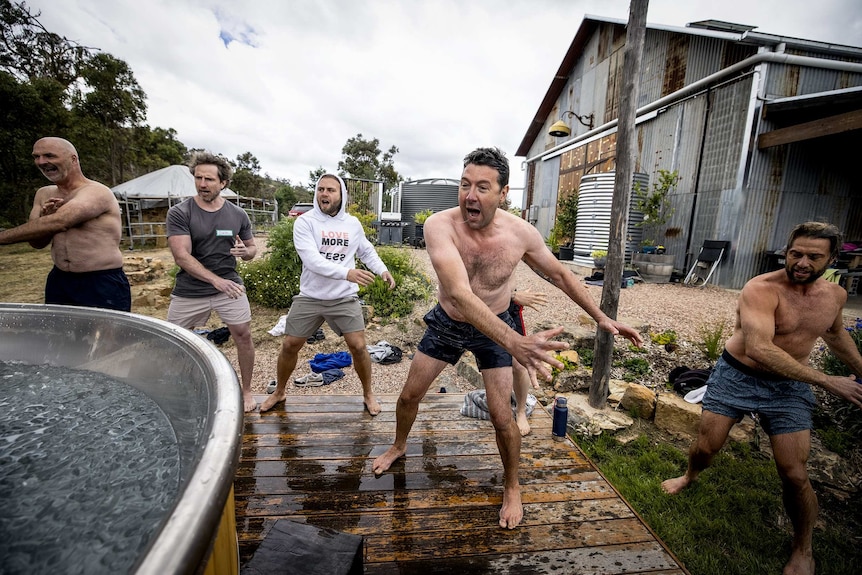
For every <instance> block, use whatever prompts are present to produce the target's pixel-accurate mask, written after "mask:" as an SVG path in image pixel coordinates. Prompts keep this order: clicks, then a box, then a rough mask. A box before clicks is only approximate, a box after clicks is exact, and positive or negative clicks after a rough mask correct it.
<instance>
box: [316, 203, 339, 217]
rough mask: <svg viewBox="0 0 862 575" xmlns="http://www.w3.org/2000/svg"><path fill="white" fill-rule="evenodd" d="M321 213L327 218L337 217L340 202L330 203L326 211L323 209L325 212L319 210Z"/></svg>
mask: <svg viewBox="0 0 862 575" xmlns="http://www.w3.org/2000/svg"><path fill="white" fill-rule="evenodd" d="M321 211H322V212H323V213H324V214H326V215H327V216H337V215H338V212H340V211H341V202H338V203H335V204H332V203H331V204H329V208H328V209H325V210H324V209H323V208H321Z"/></svg>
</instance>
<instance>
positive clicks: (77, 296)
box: [45, 266, 132, 311]
mask: <svg viewBox="0 0 862 575" xmlns="http://www.w3.org/2000/svg"><path fill="white" fill-rule="evenodd" d="M45 303H50V304H57V305H75V306H81V307H99V308H102V309H115V310H119V311H132V288H131V287H129V279H128V278H127V277H126V274H125V273H124V272H123V268H115V269H112V270H97V271H94V272H82V273H75V272H65V271H63V270H61V269H60V268H58V267H57V266H54V269H52V270H51V271H50V272H49V273H48V279H47V280H46V281H45Z"/></svg>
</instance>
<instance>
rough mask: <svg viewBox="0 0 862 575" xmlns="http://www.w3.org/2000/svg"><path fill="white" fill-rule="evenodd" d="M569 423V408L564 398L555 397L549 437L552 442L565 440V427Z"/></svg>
mask: <svg viewBox="0 0 862 575" xmlns="http://www.w3.org/2000/svg"><path fill="white" fill-rule="evenodd" d="M568 422H569V407H568V405H566V398H565V397H562V396H557V397H556V399H554V423H553V426H552V427H551V435H553V437H554V441H565V440H566V427H567V424H568Z"/></svg>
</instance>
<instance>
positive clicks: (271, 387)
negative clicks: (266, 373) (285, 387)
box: [266, 379, 277, 393]
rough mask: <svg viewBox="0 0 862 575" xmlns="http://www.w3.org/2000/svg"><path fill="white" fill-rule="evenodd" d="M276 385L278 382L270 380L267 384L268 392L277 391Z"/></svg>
mask: <svg viewBox="0 0 862 575" xmlns="http://www.w3.org/2000/svg"><path fill="white" fill-rule="evenodd" d="M276 385H277V384H276V382H275V380H274V379H273V380H272V381H270V382H269V384H268V385H267V386H266V392H267V393H275V388H276Z"/></svg>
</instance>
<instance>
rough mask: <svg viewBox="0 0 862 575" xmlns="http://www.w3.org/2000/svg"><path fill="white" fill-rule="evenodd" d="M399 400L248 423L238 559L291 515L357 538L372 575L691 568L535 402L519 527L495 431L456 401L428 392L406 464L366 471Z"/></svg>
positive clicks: (316, 404)
mask: <svg viewBox="0 0 862 575" xmlns="http://www.w3.org/2000/svg"><path fill="white" fill-rule="evenodd" d="M262 399H263V398H262V397H261V398H258V400H259V401H260V400H262ZM396 399H397V396H383V397H380V398H379V400H380V403H381V406H382V408H383V413H381V414H380V415H378V416H377V417H372V416H370V415H369V414H368V412H367V411H365V410H364V407H363V405H362V399H361V397H358V396H349V395H324V394H320V395H303V396H289V397H288V399H287V401H286V402H285V403H283V404H280V405H279V406H278V407H277V408H276V409H275V410H274V411H272V412H268V413H265V414H250V415H247V416H246V419H245V428H244V433H243V447H242V456H241V457H242V459H241V462H240V465H239V468H238V470H237V473H236V480H235V483H234V489H235V497H236V514H237V531H238V536H239V544H240V558H241V562H242V564H245V563H246V562H247V561H248V560H249V559H250V558H251V557H252V555H253V554H254V553H255V551H256V550H257V548H258V546H259V545H260V543H261V541H263V539H264V538H265V537H266V534H267V533H268V532H269V530H270V529H271V528H272V526H273V525H274V524H275V522H276V521H278V520H280V519H289V520H293V521H298V522H306V523H309V524H313V525H315V526H317V527H321V528H323V527H325V528H330V529H334V530H337V531H343V532H347V533H352V534H355V535H361V536H363V538H364V547H365V550H364V554H365V572H366V573H373V574H386V573H399V574H411V573H416V574H419V573H422V574H426V573H458V574H459V575H460V574H465V575H472V574H476V575H480V574H481V575H485V574H491V573H510V574H514V573H538V574H542V573H570V572H571V573H574V572H577V573H665V574H667V575H670V574H684V573H686V572H685V569H684V567H683V566H681V565H680V564H679V563H678V562H677V561H676V559H675V558H674V557H673V556H672V555H671V554H670V553H669V552H668V551H667V550H666V549H665V548H664V546H663V545H662V543H661V542H660V541H658V540H657V539H656V538H655V536H654V535H653V533H652V532H651V531H650V530H649V528H648V527H646V526H645V525H644V524H643V523H642V522H641V520H640V518H639V517H638V516H637V515H636V514H635V513H634V512H633V511H632V510H631V508H630V507H629V506H628V505H627V504H626V503H625V502H624V501H623V500H622V499H620V497H619V495H618V494H617V492H616V491H615V490H614V489H613V487H612V486H611V485H609V484H608V483H607V481H606V480H605V479H604V478H603V477H602V476H601V474H600V473H598V471H597V470H596V469H595V468H594V467H593V466H592V464H590V462H589V461H588V460H587V459H586V458H585V457H584V456H583V454H582V453H581V452H580V450H578V449H577V447H576V446H575V445H574V444H573V443H571V442H569V441H566V442H555V441H553V440H552V439H551V434H550V428H551V418H550V416H549V415H548V413H547V412H546V411H545V410H544V409H542V408H541V406H539V407H538V408H537V409H536V410H535V411H534V414H533V417H532V418H531V426H532V428H533V433H532V434H531V435H529V436H527V437H526V438H524V440H523V442H522V446H521V467H520V474H519V479H520V482H521V486H522V489H521V491H522V499H523V504H524V520H523V522H522V524H521V525H520V526H519V527H518V529H514V530H505V529H501V528H499V526H498V525H497V521H498V514H499V508H500V505H501V503H502V483H503V470H502V464H501V462H500V456H499V453H498V451H497V445H496V441H495V439H494V430H493V427H492V426H491V424H490V422H488V421H483V420H477V419H471V418H467V417H464V416H462V415H460V413H459V411H458V410H459V408H460V405H461V404H462V402H463V396H462V395H459V394H436V393H434V394H429V395H428V396H427V397H426V398H425V399H424V400H423V402H422V404H421V406H420V409H419V414H418V416H417V420H416V424H415V425H414V428H413V430H412V431H411V435H410V438H409V440H408V452H407V456H406V457H404V458H402V459H400V460H398V461H397V462H396V463H395V464H394V465H393V466H392V468H391V469H390V470H389V471H388V472H386V473H384V474H382V475H380V476H376V475H374V473H373V472H372V471H371V465H372V462H373V460H374V458H375V457H377V455H379V454H382V453H383V452H384V451H385V450H386V449H387V448H388V446H389V445H390V444H391V441H392V439H393V437H394V433H395V414H394V410H395V401H396Z"/></svg>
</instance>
